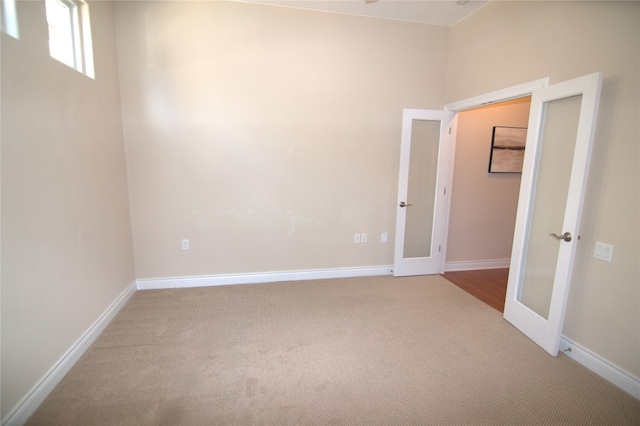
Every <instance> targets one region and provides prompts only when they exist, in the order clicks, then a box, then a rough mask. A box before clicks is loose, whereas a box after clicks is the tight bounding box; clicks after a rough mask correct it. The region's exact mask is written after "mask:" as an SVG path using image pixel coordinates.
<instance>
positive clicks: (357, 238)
mask: <svg viewBox="0 0 640 426" xmlns="http://www.w3.org/2000/svg"><path fill="white" fill-rule="evenodd" d="M353 243H354V244H360V234H353Z"/></svg>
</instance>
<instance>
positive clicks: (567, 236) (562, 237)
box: [549, 232, 573, 242]
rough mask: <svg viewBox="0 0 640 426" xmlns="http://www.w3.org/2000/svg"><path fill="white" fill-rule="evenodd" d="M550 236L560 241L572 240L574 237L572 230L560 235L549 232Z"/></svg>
mask: <svg viewBox="0 0 640 426" xmlns="http://www.w3.org/2000/svg"><path fill="white" fill-rule="evenodd" d="M549 236H550V237H553V238H555V239H556V240H558V241H560V240H564V241H566V242H569V241H571V239H572V238H573V235H571V232H565V233H564V234H562V235H558V234H553V233H551V234H549Z"/></svg>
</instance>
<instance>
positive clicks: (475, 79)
mask: <svg viewBox="0 0 640 426" xmlns="http://www.w3.org/2000/svg"><path fill="white" fill-rule="evenodd" d="M639 31H640V3H638V2H502V1H500V2H491V3H490V4H488V5H487V6H485V7H483V8H482V9H480V10H479V11H478V12H476V13H475V14H474V15H472V16H471V17H469V18H468V19H466V20H465V21H463V22H462V23H460V24H458V25H456V26H455V27H453V29H452V31H451V46H450V56H449V68H448V69H449V72H448V77H447V78H448V84H447V101H455V100H459V99H464V98H467V97H470V96H475V95H479V94H482V93H487V92H490V91H493V90H497V89H501V88H505V87H509V86H512V85H516V84H520V83H524V82H527V81H531V80H535V79H538V78H542V77H546V76H549V77H550V78H551V83H556V82H560V81H563V80H567V79H570V78H573V77H578V76H581V75H585V74H589V73H592V72H595V71H602V72H603V73H604V85H603V92H602V101H601V108H600V110H601V112H600V115H599V118H598V128H597V133H596V139H595V148H594V152H593V162H592V170H591V173H590V176H589V188H588V190H587V194H586V201H585V209H584V216H583V224H582V228H581V232H580V233H581V235H582V240H581V242H580V245H579V248H578V253H577V258H576V263H575V273H574V279H573V281H572V286H571V291H570V295H569V302H568V307H567V314H566V320H565V327H564V334H565V335H566V336H567V337H569V338H570V339H573V340H575V341H576V342H577V343H579V344H581V345H582V346H584V347H586V348H587V349H589V350H591V351H593V352H594V353H595V354H597V355H598V356H601V357H603V358H604V359H606V360H608V361H610V362H612V363H613V364H615V365H617V366H619V367H621V368H622V369H624V370H626V371H628V372H630V373H632V374H634V375H635V376H636V377H638V376H640V333H639V332H638V330H640V285H639V282H640V277H639V272H640V271H639V269H638V259H640V249H639V236H640V229H639V221H640V209H639V201H640V200H639V197H638V194H639V193H640V191H639V180H640V179H639V175H638V159H639V151H638V140H639V139H640V132H639V127H638V121H639V120H638V117H639V116H640V108H639V93H640V86H639V78H640V69H639V64H640V57H639V53H640V32H639ZM596 241H602V242H605V243H609V244H613V245H614V246H615V251H614V255H613V261H612V262H611V263H607V262H603V261H600V260H596V259H594V258H593V251H594V246H595V242H596Z"/></svg>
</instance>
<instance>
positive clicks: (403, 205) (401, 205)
mask: <svg viewBox="0 0 640 426" xmlns="http://www.w3.org/2000/svg"><path fill="white" fill-rule="evenodd" d="M410 205H411V204H406V203H405V202H404V201H400V207H409V206H410Z"/></svg>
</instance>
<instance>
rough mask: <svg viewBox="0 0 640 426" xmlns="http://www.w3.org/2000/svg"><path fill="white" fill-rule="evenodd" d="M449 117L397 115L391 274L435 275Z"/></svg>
mask: <svg viewBox="0 0 640 426" xmlns="http://www.w3.org/2000/svg"><path fill="white" fill-rule="evenodd" d="M452 116H453V114H452V113H450V112H447V111H433V110H422V109H405V110H403V114H402V135H401V147H400V176H399V183H398V202H397V207H396V209H397V213H396V234H395V235H396V236H395V251H394V264H393V275H394V276H408V275H428V274H437V273H439V272H440V271H439V269H440V260H441V258H442V256H443V253H442V251H441V247H442V235H443V231H444V229H443V223H444V220H443V218H444V216H443V215H444V207H445V203H444V200H443V198H444V196H445V187H444V185H445V184H444V182H445V179H444V173H445V167H443V165H444V164H445V159H446V158H447V152H448V151H447V149H448V145H447V144H446V143H445V140H447V139H448V137H449V123H450V121H451V118H452Z"/></svg>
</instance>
